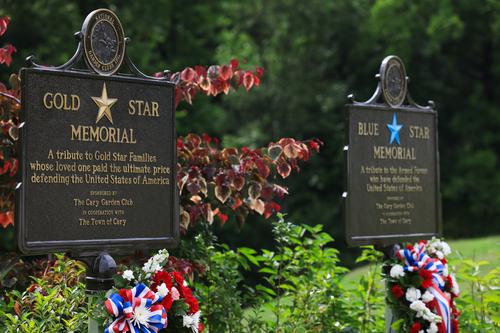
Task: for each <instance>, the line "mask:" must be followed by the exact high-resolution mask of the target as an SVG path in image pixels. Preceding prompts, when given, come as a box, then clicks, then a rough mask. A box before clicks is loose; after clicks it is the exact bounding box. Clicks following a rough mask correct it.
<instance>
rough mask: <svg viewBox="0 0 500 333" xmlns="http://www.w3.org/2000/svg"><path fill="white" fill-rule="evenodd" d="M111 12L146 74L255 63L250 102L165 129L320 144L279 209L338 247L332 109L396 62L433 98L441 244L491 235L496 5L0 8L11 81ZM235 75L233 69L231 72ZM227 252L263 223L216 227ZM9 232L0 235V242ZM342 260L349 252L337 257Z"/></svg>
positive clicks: (337, 111)
mask: <svg viewBox="0 0 500 333" xmlns="http://www.w3.org/2000/svg"><path fill="white" fill-rule="evenodd" d="M101 7H106V8H110V9H112V10H114V11H115V12H116V13H117V14H118V16H119V17H120V19H121V21H122V24H123V26H124V29H125V33H126V35H127V36H130V37H131V38H132V43H131V44H130V46H129V52H130V54H131V57H132V59H133V60H134V61H135V62H136V64H137V65H138V66H139V68H141V69H142V70H143V71H144V72H146V73H149V74H151V73H154V72H158V71H161V70H163V69H171V70H173V71H177V70H181V69H182V68H184V67H186V66H194V65H198V64H200V65H210V64H214V63H227V62H228V61H229V60H230V59H232V58H238V59H240V60H246V62H247V65H248V67H249V68H250V67H251V66H252V67H253V66H255V65H258V66H262V67H264V68H265V70H266V73H265V75H264V77H263V82H262V86H261V87H260V88H258V89H255V90H254V91H252V93H251V94H248V95H247V94H245V93H235V94H232V95H231V96H227V97H226V96H223V97H217V98H208V97H200V98H198V99H197V100H196V102H195V104H194V106H192V107H191V106H188V105H187V104H181V105H180V106H179V108H178V126H179V127H178V131H179V134H180V135H184V134H186V133H189V132H195V133H203V132H206V133H208V134H210V135H212V136H217V137H219V138H220V139H221V140H222V142H223V145H225V146H239V147H241V146H250V147H256V146H259V145H263V144H266V143H267V142H269V141H273V140H274V141H276V140H277V139H279V138H281V137H294V138H297V139H307V138H312V137H317V138H319V139H321V140H322V141H324V142H325V146H324V148H323V149H322V152H321V154H320V155H319V156H315V157H314V158H313V159H312V160H311V161H310V162H309V163H307V164H305V166H304V167H303V170H302V172H301V174H299V175H297V176H296V177H292V179H290V180H289V181H287V183H286V184H287V186H288V187H289V189H290V196H289V197H288V199H287V200H285V203H284V207H283V211H285V212H288V213H289V218H290V219H291V220H294V221H299V222H304V223H309V224H323V225H325V231H327V232H329V233H330V234H333V235H334V236H335V238H336V246H337V248H340V249H343V248H344V247H345V243H344V240H343V234H344V230H343V224H342V217H341V193H342V192H343V179H342V177H343V175H342V170H343V155H342V147H343V138H344V134H343V107H344V104H345V103H346V101H347V99H346V96H347V95H348V94H349V93H355V96H356V99H358V100H365V99H367V98H368V97H369V96H371V94H372V92H373V91H374V89H375V86H376V81H375V79H374V74H376V73H377V72H378V67H379V64H380V62H381V60H382V59H383V58H384V57H385V56H387V55H390V54H395V55H398V56H400V57H401V58H402V59H403V61H404V62H405V64H406V67H407V72H408V75H409V76H410V77H411V83H410V85H409V89H410V92H411V94H412V96H413V97H414V98H415V99H416V101H417V102H419V103H421V104H425V103H426V101H427V100H428V99H432V100H434V101H435V102H436V107H437V109H438V112H439V139H440V141H439V145H440V154H441V155H440V157H441V181H442V198H443V215H444V216H443V221H444V235H445V236H446V237H447V238H461V237H472V236H481V235H488V234H499V233H500V223H499V217H500V172H499V171H498V170H500V162H499V152H500V134H499V129H500V110H499V107H500V93H499V83H500V81H499V78H500V61H499V60H500V59H499V58H500V52H499V50H500V1H499V0H480V1H467V0H458V1H451V0H441V1H434V0H422V1H418V2H417V1H410V0H379V1H373V0H335V1H324V0H310V1H298V0H273V1H266V0H255V1H235V0H218V1H215V0H213V1H205V0H182V1H181V0H155V1H148V2H142V1H133V0H122V1H98V0H75V1H66V0H30V1H19V0H0V15H9V16H10V17H11V20H12V22H11V25H10V26H9V29H8V31H7V33H6V34H5V35H4V36H3V37H2V40H1V41H0V42H6V41H8V42H11V43H12V44H13V45H14V46H15V47H16V48H17V49H18V52H17V53H15V54H14V61H13V64H12V65H11V67H9V68H7V67H5V66H2V67H1V68H0V79H1V81H2V82H7V80H8V76H9V74H10V73H11V72H14V71H18V69H19V68H21V67H22V66H23V65H24V59H25V58H26V57H27V56H28V55H31V54H34V55H36V57H37V60H38V62H39V63H42V64H51V65H58V64H61V63H63V62H65V61H66V60H67V59H69V58H70V56H71V55H72V53H73V52H74V49H75V46H76V43H75V41H74V39H73V38H72V34H73V32H76V31H78V30H79V29H80V28H81V24H82V22H83V20H84V18H85V16H86V15H87V14H88V13H89V12H90V11H92V10H93V9H96V8H101ZM244 66H245V65H244ZM217 233H218V234H219V237H220V240H221V241H222V242H226V243H228V244H230V245H231V246H250V247H253V248H255V247H257V248H260V247H267V248H268V247H269V245H268V244H267V243H270V242H272V233H271V224H270V223H269V222H268V221H264V220H263V219H261V218H260V217H255V218H251V219H250V220H248V221H247V223H246V224H245V225H238V224H237V222H236V221H234V220H233V221H229V222H228V223H226V224H225V225H224V226H223V227H221V226H219V227H217ZM12 237H13V228H10V231H9V232H4V231H2V232H0V240H1V242H0V244H2V243H3V244H6V243H7V241H8V240H9V239H12ZM341 254H342V256H344V259H345V260H347V262H348V261H349V259H350V258H351V256H352V255H353V253H352V252H348V251H341Z"/></svg>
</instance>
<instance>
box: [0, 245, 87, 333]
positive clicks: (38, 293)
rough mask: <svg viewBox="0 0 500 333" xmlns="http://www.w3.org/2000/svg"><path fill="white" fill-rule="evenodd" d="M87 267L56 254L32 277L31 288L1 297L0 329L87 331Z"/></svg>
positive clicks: (30, 332) (31, 331)
mask: <svg viewBox="0 0 500 333" xmlns="http://www.w3.org/2000/svg"><path fill="white" fill-rule="evenodd" d="M84 271H85V269H84V267H83V266H82V265H81V264H80V263H78V262H77V261H74V260H68V259H65V258H64V257H63V256H61V255H60V256H57V261H56V263H55V265H54V266H53V267H51V268H50V269H49V270H48V271H47V272H46V273H45V274H44V275H43V277H41V278H33V282H34V284H32V285H31V286H30V287H29V288H28V290H26V291H24V292H20V291H17V290H13V291H10V292H7V293H6V295H5V296H4V297H3V300H0V331H1V332H6V333H11V332H12V333H13V332H22V333H39V332H40V333H42V332H85V331H86V330H87V320H88V311H89V309H91V307H90V306H89V305H88V304H87V299H86V295H85V286H84V285H83V284H82V283H81V281H80V279H81V277H83V273H84Z"/></svg>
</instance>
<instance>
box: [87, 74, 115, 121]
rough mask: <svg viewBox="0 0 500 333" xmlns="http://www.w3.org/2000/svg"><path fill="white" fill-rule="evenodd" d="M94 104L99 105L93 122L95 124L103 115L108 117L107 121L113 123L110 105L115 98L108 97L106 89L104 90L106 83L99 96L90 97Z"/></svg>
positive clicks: (113, 102)
mask: <svg viewBox="0 0 500 333" xmlns="http://www.w3.org/2000/svg"><path fill="white" fill-rule="evenodd" d="M92 99H93V100H94V102H95V104H97V106H98V107H99V112H98V113H97V119H96V121H95V123H96V124H97V123H98V122H99V120H101V118H102V117H103V116H106V118H108V120H109V122H110V123H111V124H113V117H112V116H111V107H112V106H113V104H115V103H116V102H117V101H118V99H117V98H108V91H107V90H106V83H104V85H103V87H102V93H101V97H92Z"/></svg>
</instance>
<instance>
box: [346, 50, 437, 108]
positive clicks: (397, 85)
mask: <svg viewBox="0 0 500 333" xmlns="http://www.w3.org/2000/svg"><path fill="white" fill-rule="evenodd" d="M375 77H376V78H377V79H378V80H379V82H378V85H377V89H376V90H375V92H374V93H373V95H372V97H370V98H369V99H368V100H367V101H365V102H357V101H355V100H354V94H350V95H349V96H347V98H348V100H349V102H351V103H352V104H355V105H367V104H380V103H384V104H387V105H389V106H390V107H391V108H397V107H404V106H414V107H417V108H419V109H424V110H429V109H433V108H434V102H433V101H429V102H428V106H421V105H418V104H417V103H415V101H414V100H413V98H411V96H410V93H409V92H408V82H409V77H408V76H407V75H406V69H405V65H404V63H403V61H402V60H401V59H400V58H399V57H398V56H394V55H390V56H387V57H385V58H384V60H382V63H381V64H380V70H379V73H378V74H377V75H375ZM405 101H406V102H407V103H406V104H405Z"/></svg>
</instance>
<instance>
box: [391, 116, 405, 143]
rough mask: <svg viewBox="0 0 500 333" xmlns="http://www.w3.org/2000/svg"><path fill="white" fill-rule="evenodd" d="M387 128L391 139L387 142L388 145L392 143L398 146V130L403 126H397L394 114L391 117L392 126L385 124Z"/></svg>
mask: <svg viewBox="0 0 500 333" xmlns="http://www.w3.org/2000/svg"><path fill="white" fill-rule="evenodd" d="M387 128H388V129H389V131H391V139H390V140H389V144H392V143H393V142H394V141H396V143H397V144H398V145H399V144H400V142H399V130H400V129H401V128H403V125H398V122H397V119H396V113H394V115H393V116H392V124H387Z"/></svg>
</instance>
